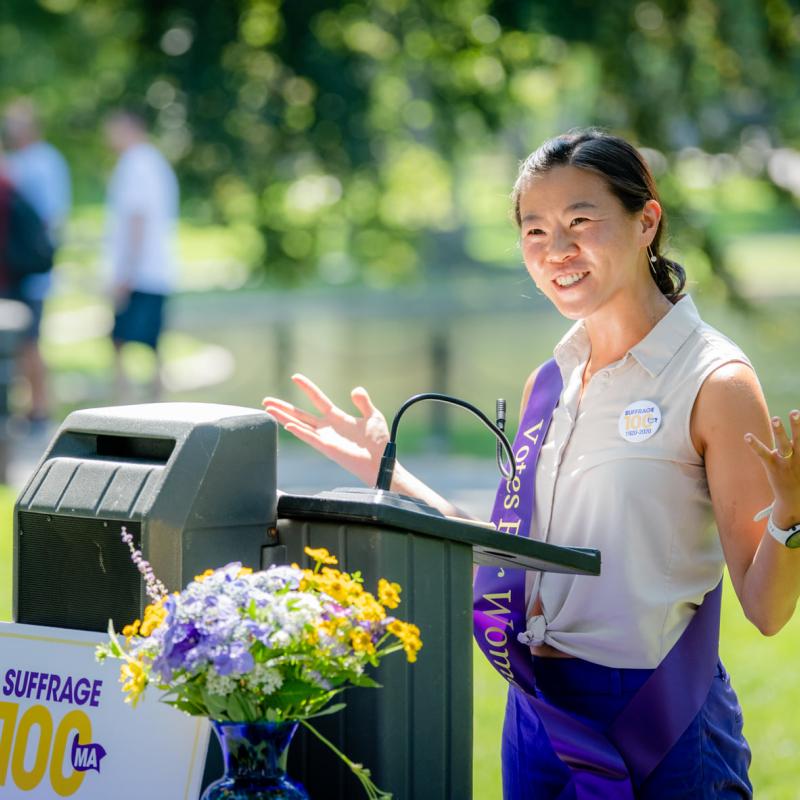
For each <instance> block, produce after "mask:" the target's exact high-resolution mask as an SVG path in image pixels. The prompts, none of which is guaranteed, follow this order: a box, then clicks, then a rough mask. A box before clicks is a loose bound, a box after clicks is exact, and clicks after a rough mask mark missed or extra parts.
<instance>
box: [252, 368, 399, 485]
mask: <svg viewBox="0 0 800 800" xmlns="http://www.w3.org/2000/svg"><path fill="white" fill-rule="evenodd" d="M292 380H293V381H294V382H295V384H296V385H297V386H298V387H300V389H301V390H302V391H303V393H304V394H305V395H306V396H307V397H308V399H309V400H310V401H311V405H313V406H314V408H316V410H317V411H318V412H319V413H318V414H311V413H309V412H307V411H303V410H302V409H301V408H297V406H294V405H292V404H291V403H287V402H286V401H285V400H281V399H279V398H277V397H265V398H264V400H263V401H262V405H263V406H264V410H265V411H267V412H268V413H269V414H271V415H272V416H273V417H274V418H275V419H276V420H277V421H278V422H279V423H280V424H281V425H283V427H284V428H285V429H286V430H287V431H289V433H292V434H294V435H295V436H296V437H297V438H298V439H300V440H301V441H303V442H306V443H307V444H310V445H311V446H312V447H313V448H314V449H315V450H319V452H320V453H322V454H323V455H326V456H327V457H328V458H330V459H331V460H332V461H335V462H336V463H337V464H339V465H340V466H341V467H344V469H346V470H347V471H348V472H351V473H352V474H353V475H355V476H356V477H357V478H360V479H361V480H362V481H364V483H366V484H373V483H374V482H375V478H376V476H377V474H378V465H379V464H380V459H381V455H383V449H384V447H385V446H386V442H388V441H389V427H388V425H387V424H386V418H385V417H384V416H383V414H382V413H381V412H380V411H379V410H378V409H377V408H375V406H374V405H372V400H370V398H369V394H367V390H366V389H364V387H363V386H358V387H356V388H355V389H353V391H352V392H350V398H351V399H352V401H353V405H354V406H355V407H356V409H357V410H358V412H359V414H360V416H358V417H354V416H352V415H351V414H348V413H347V412H345V411H343V410H342V409H341V408H339V407H338V406H336V405H334V403H333V402H332V401H331V400H330V399H329V398H328V397H327V395H326V394H325V392H323V391H322V389H320V388H319V387H318V386H317V385H316V384H315V383H314V382H313V381H311V380H309V379H308V378H306V377H305V375H292Z"/></svg>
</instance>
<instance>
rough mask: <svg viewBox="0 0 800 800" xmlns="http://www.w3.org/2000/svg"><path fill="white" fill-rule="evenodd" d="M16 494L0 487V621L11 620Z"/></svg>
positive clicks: (5, 487) (4, 487)
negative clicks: (12, 552)
mask: <svg viewBox="0 0 800 800" xmlns="http://www.w3.org/2000/svg"><path fill="white" fill-rule="evenodd" d="M15 498H16V493H15V492H13V491H12V490H11V489H9V488H8V487H7V486H0V621H3V620H10V619H11V543H12V537H13V535H14V524H13V513H12V512H13V509H14V499H15Z"/></svg>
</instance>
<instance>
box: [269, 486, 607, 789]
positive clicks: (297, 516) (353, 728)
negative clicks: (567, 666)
mask: <svg viewBox="0 0 800 800" xmlns="http://www.w3.org/2000/svg"><path fill="white" fill-rule="evenodd" d="M273 542H274V544H273V545H272V546H268V547H265V548H264V558H263V564H264V566H266V565H268V564H272V563H291V562H295V561H296V562H298V563H301V564H306V565H308V559H307V558H306V557H305V556H304V555H303V548H304V547H306V546H310V547H325V548H327V549H328V550H329V551H330V552H331V553H333V554H335V555H336V556H337V557H338V558H339V562H340V566H341V568H342V569H344V570H349V571H355V570H360V571H361V574H362V575H363V577H364V583H365V588H367V589H368V590H370V591H374V590H375V588H376V586H377V582H378V578H381V577H384V578H387V579H388V580H390V581H396V582H397V583H399V584H400V585H401V586H402V587H403V592H402V603H401V605H400V607H399V608H398V609H397V611H396V613H397V616H398V617H399V618H400V619H403V620H406V621H409V622H413V623H415V624H416V625H418V626H419V628H420V629H421V636H422V641H423V648H422V650H421V651H420V653H419V658H418V661H417V663H415V664H408V663H407V662H406V659H405V657H404V656H403V655H402V654H401V653H398V654H396V655H393V656H390V657H388V658H387V659H385V661H384V663H383V664H382V665H381V666H380V668H379V669H377V670H375V671H374V677H375V678H376V680H377V681H378V682H379V683H380V684H382V686H383V688H382V689H351V690H348V691H347V692H346V693H345V695H344V700H345V701H346V702H347V708H346V709H345V710H344V711H343V712H341V713H338V714H334V715H331V716H327V717H322V718H320V719H318V720H315V724H316V725H317V726H318V729H319V730H320V731H321V732H322V733H323V735H324V736H326V737H327V738H329V739H331V740H332V741H333V742H334V743H335V744H336V746H337V747H338V748H339V749H340V750H343V751H344V752H345V753H346V754H347V755H348V756H349V757H350V758H351V759H353V760H354V761H356V762H360V763H362V764H364V765H366V766H367V767H369V768H370V769H371V771H372V775H373V778H374V780H375V782H376V783H377V785H378V786H379V787H380V788H382V789H384V790H385V791H388V792H391V793H392V794H393V796H394V798H395V800H469V798H471V797H472V572H473V563H476V564H486V565H495V566H497V567H499V568H509V567H518V568H523V569H532V570H542V571H551V572H565V573H573V574H582V575H587V576H591V575H598V574H599V573H600V553H599V552H598V551H596V550H587V549H580V548H568V547H556V546H554V545H549V544H546V543H542V542H536V541H533V540H530V539H527V538H521V537H518V536H510V535H508V534H502V533H497V532H496V531H494V530H491V529H489V528H488V527H486V526H485V525H482V524H479V523H478V524H473V523H470V522H468V521H465V520H456V519H453V518H448V517H445V516H443V515H442V514H440V513H439V512H437V511H435V510H434V509H432V508H430V507H429V506H426V505H424V504H423V503H420V502H419V501H416V500H413V499H412V498H407V497H403V496H401V495H397V494H393V493H389V492H381V491H375V490H372V489H337V490H335V491H333V492H324V493H322V494H319V495H315V496H302V495H287V494H284V495H282V496H280V497H279V499H278V527H277V531H276V532H275V535H274V536H273ZM587 579H588V578H587ZM498 680H499V678H498ZM289 771H290V773H291V774H292V775H293V776H294V777H296V778H299V779H300V780H302V781H303V782H304V783H305V785H306V788H307V789H308V791H309V794H310V795H311V797H312V799H313V800H317V798H319V800H357V798H360V797H363V796H364V792H363V789H362V788H361V786H360V784H359V783H358V782H357V781H356V780H355V779H354V778H353V777H352V775H351V774H350V772H349V770H348V769H347V767H345V766H344V765H343V764H342V763H341V761H340V760H339V759H338V758H336V757H335V756H333V755H332V754H331V753H330V751H329V750H327V748H325V747H324V746H323V745H321V744H320V742H319V741H317V740H316V739H315V738H313V737H312V736H310V735H309V734H307V733H306V732H304V731H301V733H300V734H299V735H298V737H297V739H296V741H295V743H294V744H293V745H292V748H291V751H290V756H289Z"/></svg>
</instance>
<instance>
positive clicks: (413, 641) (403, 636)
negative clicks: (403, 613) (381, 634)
mask: <svg viewBox="0 0 800 800" xmlns="http://www.w3.org/2000/svg"><path fill="white" fill-rule="evenodd" d="M386 627H387V629H388V631H389V633H393V634H394V635H395V636H396V637H397V638H398V639H399V640H400V642H401V643H402V645H403V650H404V651H405V654H406V658H407V659H408V661H409V662H410V663H413V662H414V661H416V660H417V653H418V652H419V651H420V650H421V649H422V640H421V639H420V638H419V628H418V627H417V626H416V625H414V624H412V623H411V622H402V621H401V620H399V619H395V620H392V621H391V622H390V623H389V624H388V625H387V626H386Z"/></svg>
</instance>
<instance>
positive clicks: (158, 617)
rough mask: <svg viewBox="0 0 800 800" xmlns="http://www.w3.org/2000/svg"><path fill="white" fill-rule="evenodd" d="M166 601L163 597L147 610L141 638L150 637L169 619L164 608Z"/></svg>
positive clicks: (140, 631) (140, 632)
mask: <svg viewBox="0 0 800 800" xmlns="http://www.w3.org/2000/svg"><path fill="white" fill-rule="evenodd" d="M165 600H166V598H165V597H162V598H161V599H160V600H159V601H158V602H157V603H154V604H153V605H149V606H147V607H146V608H145V610H144V619H143V620H142V626H141V628H140V629H139V635H140V636H149V635H150V634H151V633H152V632H153V631H154V630H155V629H156V628H157V627H158V626H159V625H161V623H162V622H164V620H165V619H166V618H167V610H166V609H165V608H164V601H165ZM123 632H124V631H123Z"/></svg>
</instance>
